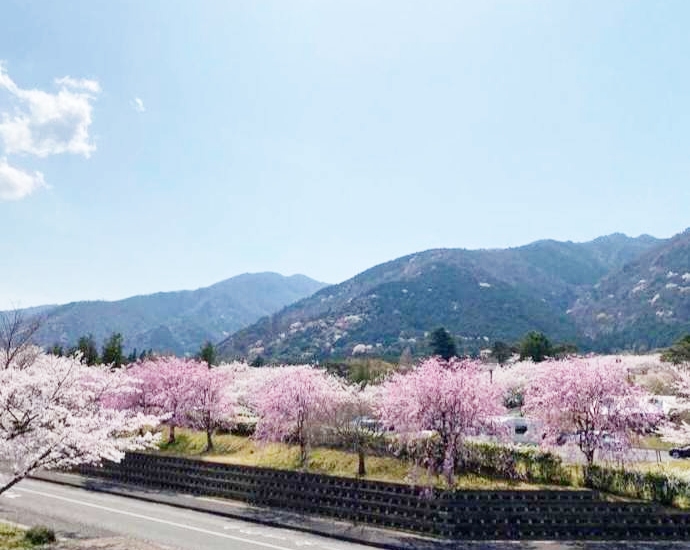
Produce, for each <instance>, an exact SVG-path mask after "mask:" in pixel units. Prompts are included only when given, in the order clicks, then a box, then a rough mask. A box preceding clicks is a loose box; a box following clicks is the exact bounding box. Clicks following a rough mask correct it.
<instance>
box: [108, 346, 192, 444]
mask: <svg viewBox="0 0 690 550" xmlns="http://www.w3.org/2000/svg"><path fill="white" fill-rule="evenodd" d="M198 366H199V362H198V361H191V360H188V359H181V358H179V357H175V356H174V355H169V356H162V357H156V358H152V359H147V360H145V361H139V362H137V363H133V364H131V365H128V366H127V367H126V372H127V375H128V376H129V377H130V378H131V380H132V382H133V384H134V385H135V386H136V388H137V392H136V393H134V394H131V395H129V396H126V397H127V398H128V400H125V401H124V402H123V403H121V404H120V408H134V409H137V410H140V411H142V412H143V413H145V414H151V413H155V414H158V415H161V416H162V417H163V418H164V419H165V420H164V423H165V424H166V425H167V426H168V430H169V432H168V443H174V442H175V428H176V427H177V426H181V425H184V424H185V421H186V415H187V411H188V408H189V406H190V405H189V394H190V391H191V389H192V388H193V386H194V385H193V383H192V382H193V377H194V376H197V375H198ZM128 401H129V402H128Z"/></svg>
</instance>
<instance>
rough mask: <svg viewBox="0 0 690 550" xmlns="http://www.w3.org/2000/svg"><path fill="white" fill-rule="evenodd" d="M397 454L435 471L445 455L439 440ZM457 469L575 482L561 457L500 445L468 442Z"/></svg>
mask: <svg viewBox="0 0 690 550" xmlns="http://www.w3.org/2000/svg"><path fill="white" fill-rule="evenodd" d="M395 454H396V455H397V456H399V457H400V458H408V459H411V460H414V461H415V462H417V463H418V464H420V465H422V466H424V467H426V468H428V469H431V470H435V469H437V468H438V467H439V465H441V464H443V452H442V450H441V446H440V445H439V444H438V438H437V437H430V438H428V439H425V440H420V441H417V442H416V443H414V444H412V445H407V446H406V447H405V448H402V449H400V450H399V451H398V452H396V453H395ZM455 470H456V472H458V473H462V472H465V473H475V474H478V475H482V476H491V477H496V478H501V479H508V480H515V481H526V482H531V483H546V484H554V485H570V484H572V482H573V480H572V476H571V473H570V471H569V470H568V468H566V467H565V466H564V465H563V462H562V460H561V458H560V457H559V456H557V455H555V454H553V453H549V452H544V451H541V450H539V449H530V448H524V447H516V446H508V445H499V444H496V443H480V442H474V441H471V442H470V441H468V442H465V443H464V445H463V446H462V449H461V450H460V452H459V453H458V456H457V460H456V463H455Z"/></svg>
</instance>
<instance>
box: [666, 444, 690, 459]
mask: <svg viewBox="0 0 690 550" xmlns="http://www.w3.org/2000/svg"><path fill="white" fill-rule="evenodd" d="M668 454H669V455H671V456H672V457H673V458H690V445H685V446H683V447H675V448H673V449H670V450H669V451H668Z"/></svg>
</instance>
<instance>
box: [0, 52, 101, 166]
mask: <svg viewBox="0 0 690 550" xmlns="http://www.w3.org/2000/svg"><path fill="white" fill-rule="evenodd" d="M55 84H56V85H57V86H58V88H59V89H58V91H57V92H55V93H50V92H46V91H43V90H35V89H33V90H29V89H23V88H20V87H19V86H17V84H15V82H14V81H13V80H12V79H11V78H10V76H9V75H8V74H7V71H6V70H5V67H4V65H2V64H0V88H4V89H5V90H7V91H8V92H9V93H10V95H11V97H12V98H13V99H14V102H13V103H14V110H13V112H3V113H0V117H1V120H2V121H1V122H0V139H1V140H2V142H3V145H4V151H5V154H6V155H12V154H28V155H34V156H37V157H47V156H49V155H58V154H62V153H72V154H76V155H83V156H85V157H88V156H90V155H91V153H92V152H93V151H95V150H96V145H95V144H94V143H93V142H92V141H91V140H90V137H89V127H90V126H91V113H92V110H93V102H94V100H95V98H96V95H97V94H98V92H99V91H100V85H99V84H98V82H96V81H95V80H86V79H74V78H71V77H69V76H66V77H63V78H58V79H56V80H55Z"/></svg>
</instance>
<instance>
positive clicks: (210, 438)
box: [204, 428, 213, 453]
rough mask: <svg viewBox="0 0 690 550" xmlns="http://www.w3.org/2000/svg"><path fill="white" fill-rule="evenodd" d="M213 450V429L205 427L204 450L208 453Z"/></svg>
mask: <svg viewBox="0 0 690 550" xmlns="http://www.w3.org/2000/svg"><path fill="white" fill-rule="evenodd" d="M212 450H213V429H212V428H206V449H204V452H206V453H210V452H211V451H212Z"/></svg>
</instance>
